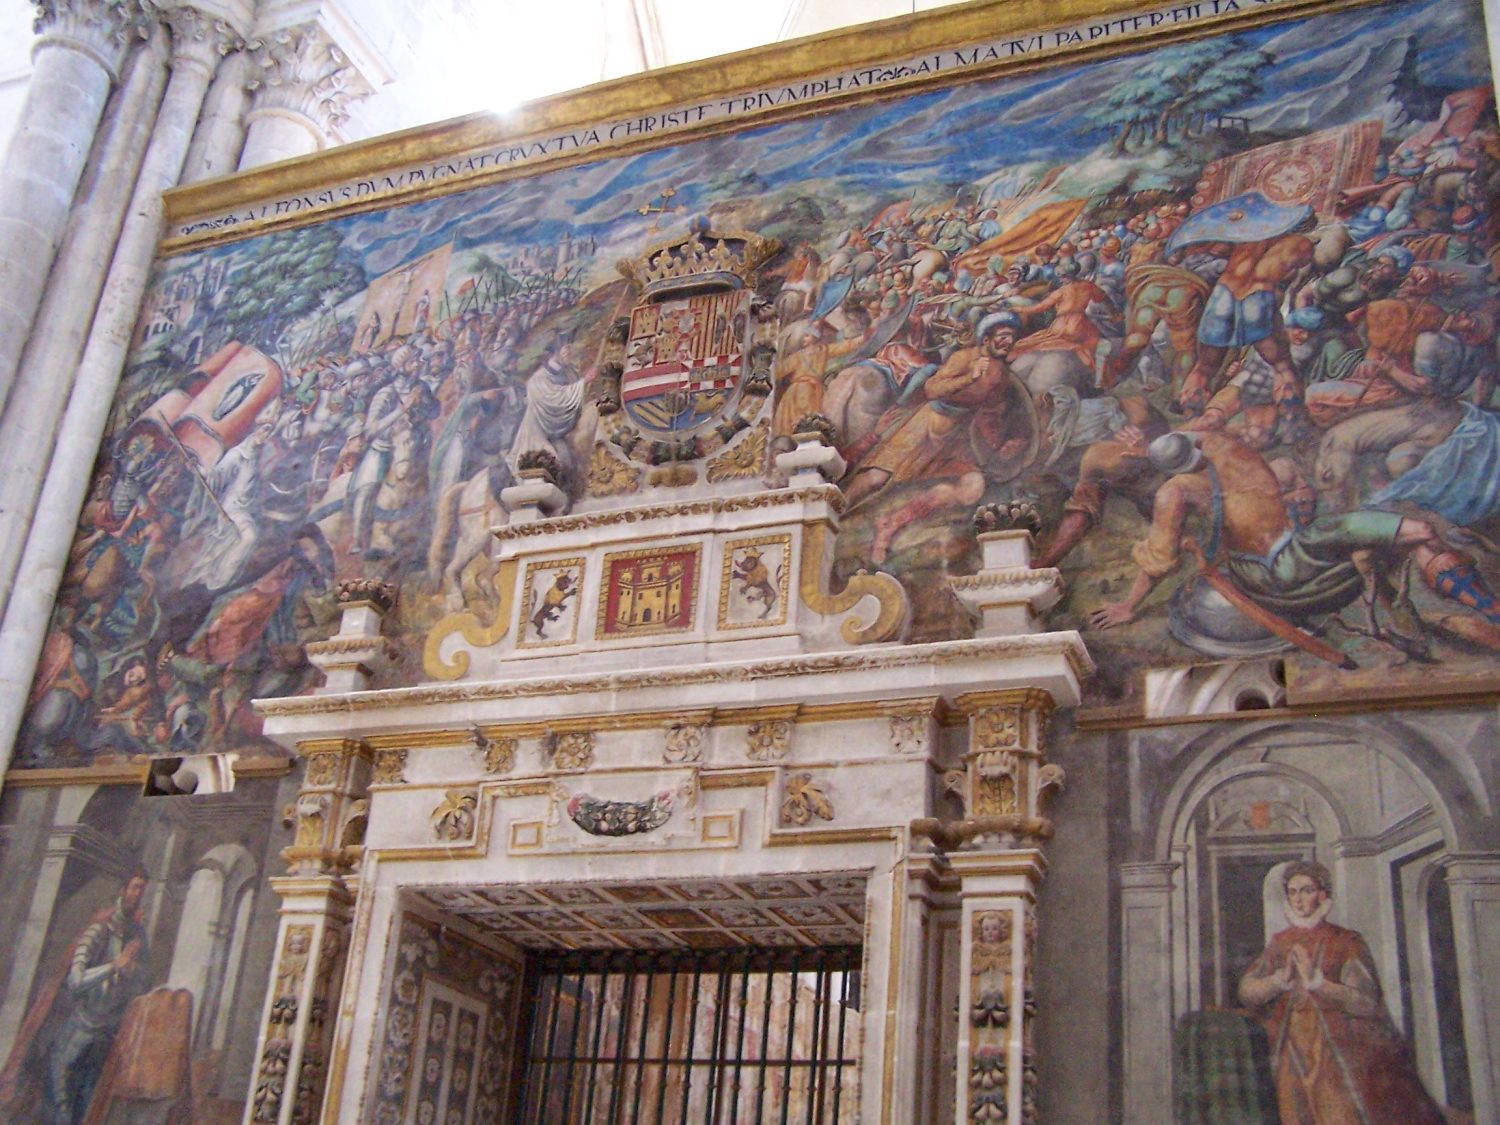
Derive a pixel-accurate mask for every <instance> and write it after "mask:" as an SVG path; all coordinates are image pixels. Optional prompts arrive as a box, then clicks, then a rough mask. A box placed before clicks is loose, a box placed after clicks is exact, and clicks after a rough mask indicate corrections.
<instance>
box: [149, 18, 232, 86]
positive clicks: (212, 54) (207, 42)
mask: <svg viewBox="0 0 1500 1125" xmlns="http://www.w3.org/2000/svg"><path fill="white" fill-rule="evenodd" d="M161 18H162V20H163V21H164V22H165V23H166V25H167V26H168V27H169V28H170V29H171V31H172V66H173V67H174V68H176V67H181V66H184V65H186V66H198V67H201V68H202V69H203V70H205V71H206V72H207V73H208V75H209V76H210V77H211V76H212V75H213V72H214V71H216V70H217V69H218V68H219V60H220V59H222V58H223V57H224V56H225V55H227V54H229V53H230V52H231V51H238V50H240V49H241V48H243V47H244V46H245V39H244V36H242V35H241V34H240V33H239V31H238V30H237V29H236V28H235V26H234V25H233V24H232V23H230V22H229V21H228V20H226V19H224V18H223V16H222V15H220V14H218V13H216V12H213V11H210V10H207V9H205V8H200V7H197V6H195V5H192V4H172V5H164V6H163V7H162V8H161Z"/></svg>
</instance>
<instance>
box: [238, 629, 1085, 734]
mask: <svg viewBox="0 0 1500 1125" xmlns="http://www.w3.org/2000/svg"><path fill="white" fill-rule="evenodd" d="M1059 659H1060V660H1061V661H1062V663H1063V666H1064V667H1065V668H1066V670H1067V672H1066V675H1067V678H1068V679H1070V680H1071V681H1072V688H1071V692H1072V693H1073V694H1074V699H1061V698H1060V699H1059V702H1060V703H1062V704H1063V705H1064V706H1067V705H1071V704H1072V703H1073V702H1075V701H1076V691H1077V687H1076V685H1077V682H1078V681H1079V680H1082V679H1083V678H1085V677H1087V676H1088V675H1089V674H1090V673H1091V672H1092V671H1093V670H1094V662H1093V660H1092V659H1091V658H1090V657H1089V655H1088V650H1087V649H1086V648H1085V647H1084V644H1083V639H1082V638H1081V637H1080V636H1079V635H1078V634H1077V633H1076V632H1072V631H1068V632H1055V633H1032V634H1021V635H1017V636H1010V637H995V638H985V639H979V640H965V641H940V642H936V643H932V644H920V645H892V646H890V647H885V648H866V649H860V650H856V651H850V652H826V653H814V654H811V655H799V656H787V657H780V658H773V659H767V660H753V661H735V662H725V663H717V664H709V665H682V666H677V667H667V668H650V669H627V670H621V671H614V672H601V673H595V674H592V675H589V674H575V675H569V676H556V677H537V678H532V679H510V680H498V681H488V682H479V683H474V682H464V683H451V684H423V685H420V686H417V687H405V688H387V689H383V690H380V691H361V692H349V693H345V694H341V695H314V696H292V697H288V698H283V699H261V700H257V701H256V702H255V708H256V710H257V711H258V712H259V713H260V714H261V715H263V716H265V717H266V719H268V720H270V721H271V722H270V723H269V724H268V727H269V726H275V725H281V724H278V723H277V720H283V719H285V720H295V719H297V718H300V717H304V716H306V717H312V716H319V715H353V714H368V715H370V716H371V720H372V721H371V722H369V723H362V724H361V726H362V727H366V726H367V727H369V728H370V729H374V727H375V726H377V725H378V724H379V719H378V717H377V715H378V714H379V713H381V712H387V713H389V712H394V711H397V710H398V709H404V708H412V707H428V706H435V705H439V706H440V705H443V704H465V705H469V704H474V703H480V702H486V701H492V700H521V699H545V698H547V697H562V696H587V695H598V696H602V697H607V698H611V699H615V700H616V702H617V703H618V702H619V700H618V697H619V696H622V695H625V694H629V693H632V692H645V691H651V690H658V689H666V690H668V691H672V690H676V689H679V688H688V687H693V686H695V685H721V686H724V687H725V688H726V692H725V694H729V692H728V688H729V687H731V686H733V685H754V684H764V683H767V682H769V681H775V680H786V679H792V678H794V677H799V676H834V675H858V674H861V673H879V672H885V671H891V670H897V671H899V670H903V669H910V670H913V671H915V670H916V669H920V668H923V667H927V668H936V667H944V666H946V667H952V666H954V665H961V664H974V665H979V664H986V665H988V664H992V663H994V662H999V661H1017V662H1021V661H1046V660H1054V661H1055V660H1059ZM1053 667H1054V668H1056V665H1055V664H1054V665H1053ZM1054 678H1055V677H1054ZM908 679H909V680H910V682H911V686H912V688H913V689H914V690H920V691H921V694H922V697H923V698H924V699H925V698H926V697H927V696H930V695H931V690H932V689H931V684H930V683H928V681H927V680H926V679H925V678H923V677H921V676H919V675H911V676H909V677H908ZM761 694H763V695H768V694H769V693H761ZM898 694H899V693H898ZM726 702H728V701H726ZM289 731H290V727H286V731H283V732H273V731H271V730H269V729H268V733H269V734H272V736H273V737H275V736H276V734H278V733H286V732H289ZM298 737H302V738H305V737H308V735H307V734H306V733H302V734H299V735H298Z"/></svg>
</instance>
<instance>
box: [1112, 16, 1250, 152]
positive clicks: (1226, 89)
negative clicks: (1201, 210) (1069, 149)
mask: <svg viewBox="0 0 1500 1125" xmlns="http://www.w3.org/2000/svg"><path fill="white" fill-rule="evenodd" d="M1274 61H1275V59H1274V57H1273V56H1272V55H1271V53H1270V52H1269V51H1264V50H1261V49H1260V48H1258V47H1245V46H1242V45H1240V44H1239V43H1236V42H1235V41H1233V40H1231V41H1230V42H1229V43H1228V44H1225V43H1224V42H1222V41H1219V40H1209V41H1203V42H1198V43H1185V44H1183V45H1181V46H1177V47H1168V48H1166V49H1165V50H1162V51H1158V52H1157V53H1156V54H1155V55H1153V56H1152V57H1151V58H1150V59H1148V60H1147V61H1146V62H1145V63H1143V64H1142V65H1141V66H1140V67H1139V69H1137V70H1135V71H1134V72H1133V73H1132V74H1131V75H1130V77H1129V78H1127V79H1126V80H1125V81H1123V82H1121V83H1120V84H1119V85H1118V86H1116V87H1115V88H1114V89H1113V90H1112V91H1110V93H1109V95H1108V96H1107V97H1106V98H1104V99H1103V101H1101V102H1099V103H1097V104H1096V105H1094V106H1093V107H1091V108H1090V109H1089V110H1087V111H1086V117H1087V118H1088V120H1089V122H1090V123H1091V124H1092V125H1094V126H1095V127H1096V128H1104V129H1108V130H1109V131H1110V132H1111V133H1113V135H1114V151H1115V154H1116V155H1119V154H1120V153H1123V152H1124V151H1125V150H1126V149H1127V148H1129V147H1130V143H1131V141H1132V139H1133V138H1134V137H1135V136H1136V135H1137V134H1138V135H1139V137H1140V138H1141V140H1142V141H1144V140H1147V139H1149V141H1150V142H1151V143H1152V144H1155V145H1165V144H1168V143H1170V142H1171V140H1172V134H1173V130H1174V129H1175V130H1176V131H1177V133H1178V135H1179V138H1181V137H1186V136H1189V135H1191V134H1192V133H1193V132H1194V131H1195V130H1197V129H1201V128H1202V127H1203V126H1204V125H1205V124H1206V123H1207V121H1208V120H1209V118H1210V117H1213V116H1216V115H1218V114H1222V113H1224V112H1226V111H1228V110H1230V109H1233V108H1235V107H1236V106H1238V105H1241V104H1243V103H1244V102H1245V101H1246V100H1248V99H1249V98H1252V97H1254V96H1255V94H1257V93H1258V92H1259V91H1260V75H1261V73H1262V72H1263V71H1264V70H1265V68H1266V67H1268V66H1270V65H1271V63H1272V62H1274Z"/></svg>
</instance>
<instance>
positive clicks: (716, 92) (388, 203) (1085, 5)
mask: <svg viewBox="0 0 1500 1125" xmlns="http://www.w3.org/2000/svg"><path fill="white" fill-rule="evenodd" d="M1200 2H1201V3H1202V5H1203V7H1205V8H1211V7H1212V3H1213V0H1200ZM1243 2H1244V0H1241V3H1243ZM1381 2H1383V0H1278V2H1277V3H1275V4H1274V6H1271V7H1267V8H1260V7H1256V8H1254V9H1252V10H1248V11H1247V10H1244V9H1243V8H1242V9H1241V10H1238V11H1234V12H1223V13H1218V14H1207V15H1203V16H1201V17H1200V19H1199V20H1198V22H1195V23H1193V24H1191V25H1188V26H1185V27H1184V26H1177V27H1174V26H1171V25H1166V24H1164V25H1162V26H1159V27H1156V28H1147V29H1145V30H1141V29H1136V30H1133V31H1132V32H1131V33H1130V34H1129V35H1128V36H1126V37H1124V38H1122V39H1118V40H1103V41H1100V42H1098V43H1093V44H1090V43H1087V42H1084V43H1077V44H1073V43H1069V44H1066V45H1056V46H1054V47H1050V48H1044V49H1043V51H1042V53H1040V54H1038V55H1036V56H1034V57H1031V56H1027V57H1022V58H1020V59H1016V58H1008V59H1003V60H997V61H994V62H990V63H987V64H977V65H972V66H970V67H969V68H968V69H966V70H965V71H964V73H963V74H962V76H960V77H957V78H955V77H954V76H953V75H952V74H951V73H944V72H943V71H941V70H939V71H936V72H934V73H932V74H926V75H917V76H913V77H910V78H906V79H900V80H895V81H891V82H888V83H885V84H883V85H881V86H879V87H878V88H876V89H874V90H857V91H854V92H850V93H840V94H833V95H829V96H827V97H826V98H823V99H819V100H814V101H812V102H810V103H803V104H799V105H792V106H785V107H768V108H765V109H760V110H755V111H750V112H745V113H742V114H740V115H737V116H735V117H732V118H728V119H721V120H715V121H713V122H709V123H705V124H703V125H688V126H684V127H682V128H679V129H677V130H676V131H673V132H667V133H660V134H656V135H648V136H644V137H639V138H635V139H632V140H627V141H623V142H620V143H607V144H602V145H600V146H598V147H594V148H589V149H587V150H581V151H579V152H577V153H560V154H559V155H556V156H553V157H548V158H543V159H539V160H536V161H534V162H530V163H526V164H523V165H520V166H514V167H513V166H501V167H498V168H493V169H487V170H483V171H480V172H478V173H474V174H470V175H467V176H463V175H455V176H450V177H446V178H442V179H438V180H436V181H428V182H426V183H422V184H419V185H418V186H417V187H415V188H402V189H397V190H394V191H391V192H389V193H388V194H385V195H380V196H378V197H375V198H373V199H369V200H364V201H353V202H350V203H348V204H342V205H331V206H328V207H326V208H323V209H319V210H315V211H312V212H310V213H307V214H287V215H284V216H280V217H270V218H265V219H259V220H254V221H251V222H247V223H242V224H238V225H236V226H233V227H229V228H222V229H219V230H212V231H205V232H202V233H195V234H193V235H188V236H179V237H169V238H166V239H164V240H163V242H162V243H161V245H160V252H161V253H163V254H176V253H180V252H182V251H185V250H188V249H193V248H198V247H203V246H211V245H218V244H222V243H226V242H236V241H241V240H243V239H245V238H248V237H252V236H254V235H258V234H262V233H266V232H268V231H271V230H277V229H288V228H292V227H298V226H306V225H309V224H312V223H318V222H323V221H326V220H328V219H332V218H336V217H342V216H347V215H353V214H361V213H366V212H369V211H375V210H384V209H387V208H390V207H393V206H397V205H401V204H405V203H414V202H418V201H421V200H424V199H430V198H434V197H437V196H442V195H448V194H451V193H453V192H456V191H463V190H468V189H470V188H475V187H482V186H485V185H488V184H492V183H498V182H502V181H505V180H509V179H514V178H518V177H525V176H530V175H534V174H538V173H540V172H544V171H550V170H553V169H556V168H562V167H568V166H571V165H574V164H579V163H588V162H592V161H596V160H604V159H611V158H614V157H617V156H625V155H630V154H632V153H635V152H640V151H645V150H649V149H652V148H658V147H662V146H664V145H670V144H676V143H681V142H684V141H688V140H691V139H695V138H699V137H704V136H712V135H715V134H718V133H723V132H736V131H740V130H742V129H749V128H758V127H761V126H764V125H766V124H769V123H771V122H774V121H781V120H790V119H794V118H797V117H803V116H808V115H815V114H819V113H823V112H826V111H828V110H830V109H833V108H839V107H844V106H849V105H855V104H861V103H864V102H869V101H876V100H885V99H888V98H891V97H900V96H904V95H907V94H910V93H913V92H916V91H918V90H922V89H927V88H932V87H945V86H956V85H961V84H964V83H967V82H972V81H982V80H985V79H988V78H992V77H994V76H995V75H997V74H1024V73H1029V72H1032V71H1035V70H1039V69H1045V68H1049V67H1054V66H1057V65H1059V64H1061V63H1064V62H1068V61H1076V60H1081V59H1094V58H1099V59H1103V58H1110V57H1113V56H1116V55H1119V54H1123V53H1128V52H1133V51H1140V50H1146V49H1149V48H1151V47H1154V46H1158V45H1162V44H1166V43H1173V42H1180V41H1184V40H1190V39H1196V38H1201V37H1203V36H1206V35H1213V34H1216V33H1218V32H1221V31H1223V30H1225V29H1226V28H1229V27H1256V26H1262V25H1265V24H1270V23H1279V22H1283V21H1285V20H1289V19H1294V18H1298V17H1300V16H1305V15H1311V14H1321V13H1323V12H1332V11H1339V10H1343V9H1345V8H1352V7H1363V6H1368V5H1373V4H1376V3H1381ZM1152 7H1153V6H1152V5H1149V4H1143V3H1141V2H1140V0H975V2H973V3H969V4H963V5H955V6H954V7H953V8H945V9H941V10H939V11H934V12H923V13H912V14H910V15H903V16H897V17H895V18H892V19H889V20H882V21H878V22H873V23H869V24H863V25H857V26H854V27H851V28H842V29H839V30H836V31H831V32H826V33H823V34H819V35H813V36H808V37H806V38H802V39H796V40H789V41H786V42H781V43H772V44H767V45H765V46H761V47H754V48H751V49H749V50H746V51H742V52H738V53H736V54H731V55H723V56H718V57H716V58H711V59H705V60H700V61H695V62H690V63H683V64H679V65H677V66H672V67H666V68H663V69H661V70H655V71H647V72H645V73H642V74H638V75H632V76H629V77H625V78H619V79H615V80H612V81H609V82H603V83H599V84H596V85H593V86H588V87H584V88H583V89H580V90H575V91H570V92H568V93H564V94H559V95H555V96H552V97H547V98H542V99H538V100H537V101H534V102H530V103H527V104H526V105H524V106H522V107H520V108H519V109H518V110H516V111H515V112H514V113H511V114H508V115H505V116H500V115H495V114H473V115H469V116H466V117H459V118H453V119H451V120H448V121H443V122H438V123H436V124H432V125H424V126H419V127H416V128H413V129H407V130H403V131H401V132H397V133H391V134H387V135H385V136H381V137H375V138H371V139H368V140H364V141H358V142H355V143H354V144H349V145H343V146H340V147H338V148H334V149H330V150H327V151H324V152H320V153H315V154H311V155H308V156H302V157H296V158H293V159H291V160H285V161H281V162H278V163H276V164H271V165H267V166H265V167H263V168H257V169H253V170H251V171H248V172H244V173H236V174H233V175H230V176H224V177H219V178H217V179H211V180H203V181H199V182H197V183H194V184H190V185H183V186H180V187H177V188H174V189H171V190H169V191H168V192H167V193H166V195H165V204H166V216H167V222H168V224H169V225H172V226H175V225H177V224H179V223H181V222H182V221H183V220H185V219H191V218H195V217H199V216H203V217H208V216H212V215H215V214H220V213H223V212H225V211H230V210H234V209H236V208H240V207H248V206H250V205H252V204H254V203H258V202H267V201H270V200H274V199H277V198H285V197H288V196H296V195H300V194H305V193H315V192H316V191H317V190H318V189H319V188H321V187H323V186H325V185H328V184H337V183H342V182H344V181H347V180H351V179H361V178H370V177H372V176H379V175H381V174H383V173H386V172H387V171H392V170H395V169H398V168H405V167H411V166H416V165H425V164H430V163H435V162H438V161H442V160H449V159H456V158H461V157H464V156H468V155H477V154H479V153H481V152H483V151H484V150H487V149H493V148H497V147H504V146H505V145H506V144H508V143H514V142H519V141H523V140H525V139H527V138H534V137H536V136H538V135H543V134H552V133H557V134H561V133H564V132H567V131H569V130H573V131H577V130H578V129H581V128H587V127H588V126H590V125H598V124H605V123H608V122H609V121H610V120H611V119H614V118H621V117H631V116H639V115H642V114H645V113H648V112H651V111H656V110H661V111H669V110H671V109H674V108H679V109H680V108H681V107H683V106H685V105H694V104H697V103H700V102H704V101H709V100H715V99H718V98H724V97H729V96H733V95H736V94H743V93H748V92H751V91H756V90H761V89H765V88H767V87H772V86H778V85H783V84H789V83H794V82H796V81H798V80H804V79H810V78H814V77H816V76H819V75H831V74H834V73H836V72H838V71H840V70H845V69H849V68H853V67H857V66H860V65H861V64H863V65H865V66H871V65H874V66H878V65H880V64H883V63H892V62H896V61H900V60H910V59H914V58H918V57H920V56H922V55H924V54H927V53H930V52H932V51H938V50H943V49H953V48H959V47H964V46H968V45H973V44H976V43H985V42H988V41H993V40H996V39H1001V38H1003V37H1005V36H1007V35H1011V34H1013V33H1018V32H1023V31H1030V32H1036V31H1038V30H1041V31H1049V30H1057V29H1061V28H1066V27H1071V26H1073V25H1075V24H1077V23H1079V22H1082V21H1087V20H1100V19H1103V20H1109V19H1113V18H1117V17H1121V16H1129V15H1133V14H1137V13H1143V12H1145V11H1149V10H1151V8H1152Z"/></svg>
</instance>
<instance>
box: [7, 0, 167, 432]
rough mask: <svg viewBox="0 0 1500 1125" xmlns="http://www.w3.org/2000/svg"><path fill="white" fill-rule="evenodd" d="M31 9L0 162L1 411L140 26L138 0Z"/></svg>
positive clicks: (74, 0) (46, 3) (54, 1)
mask: <svg viewBox="0 0 1500 1125" xmlns="http://www.w3.org/2000/svg"><path fill="white" fill-rule="evenodd" d="M36 7H37V20H36V29H37V31H38V33H39V34H40V38H39V39H38V40H37V42H36V46H35V47H34V48H33V49H32V60H33V69H32V74H31V82H30V85H29V86H28V87H27V91H26V102H25V104H24V106H23V107H22V109H21V116H20V120H19V123H18V124H17V127H16V133H15V136H14V137H13V138H12V140H11V143H10V147H9V149H8V150H7V151H6V157H5V161H4V163H3V164H0V407H3V406H4V404H5V400H6V399H7V398H8V397H9V395H10V389H11V386H12V384H13V383H14V382H15V375H16V365H17V364H18V363H19V361H20V358H21V348H22V346H23V345H24V344H25V343H26V336H27V332H28V330H29V329H30V327H31V320H32V317H33V316H35V315H36V310H37V306H38V305H40V304H41V301H42V293H43V291H44V288H45V286H46V283H47V273H48V271H49V270H50V269H51V268H52V260H53V257H54V256H55V255H56V253H57V248H58V245H59V243H60V242H61V241H62V236H63V228H64V226H65V225H66V223H67V221H68V212H69V209H70V208H71V207H72V205H73V193H74V192H75V191H76V190H77V189H78V181H79V178H80V177H81V176H82V175H83V169H84V165H85V163H86V162H87V160H88V157H89V152H90V150H91V148H92V145H93V139H94V133H95V131H96V130H97V129H98V127H99V119H100V117H101V116H102V115H103V113H104V105H105V102H106V101H107V100H108V98H109V93H110V90H111V88H112V87H113V85H114V83H115V82H116V80H117V79H118V78H119V67H120V63H121V61H122V59H123V58H124V54H125V47H126V44H127V43H129V42H130V41H131V40H132V39H133V38H136V37H138V36H141V35H142V34H143V33H144V30H145V28H146V27H147V21H146V17H145V13H144V11H143V9H142V7H141V5H140V3H138V2H137V0H42V2H40V3H38V4H37V6H36Z"/></svg>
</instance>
